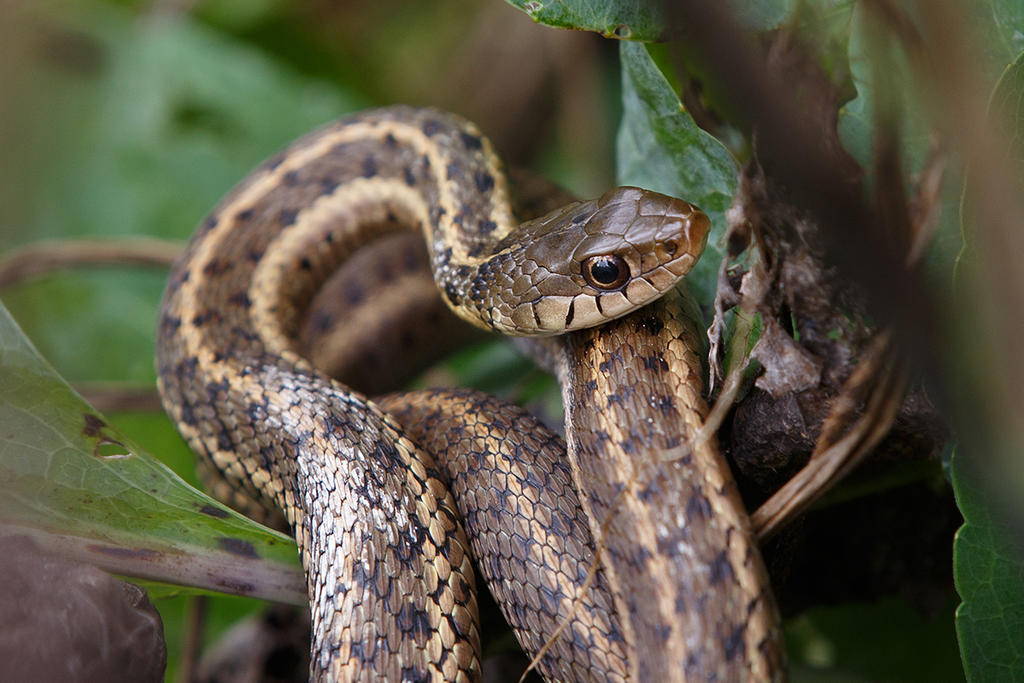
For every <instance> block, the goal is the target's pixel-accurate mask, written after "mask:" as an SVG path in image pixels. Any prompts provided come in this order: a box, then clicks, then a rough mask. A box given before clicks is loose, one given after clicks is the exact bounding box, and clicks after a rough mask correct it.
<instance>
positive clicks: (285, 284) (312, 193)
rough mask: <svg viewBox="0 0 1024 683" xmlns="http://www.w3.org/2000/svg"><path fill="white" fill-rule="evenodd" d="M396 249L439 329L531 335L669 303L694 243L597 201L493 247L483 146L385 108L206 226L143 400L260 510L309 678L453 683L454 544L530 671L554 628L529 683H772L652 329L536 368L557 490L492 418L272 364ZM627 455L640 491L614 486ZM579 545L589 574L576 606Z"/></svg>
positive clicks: (682, 379)
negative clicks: (342, 291) (412, 235)
mask: <svg viewBox="0 0 1024 683" xmlns="http://www.w3.org/2000/svg"><path fill="white" fill-rule="evenodd" d="M409 229H414V230H419V231H422V232H424V233H425V234H426V236H427V243H428V250H429V253H430V258H431V261H432V265H433V269H434V273H435V280H436V281H437V284H438V285H439V287H440V291H441V292H442V294H443V296H444V298H445V299H446V302H447V303H448V304H449V305H450V306H451V307H452V309H453V310H454V311H456V312H457V313H458V314H459V315H460V316H461V317H463V318H465V319H467V320H469V321H470V322H473V323H474V324H476V325H479V326H483V327H487V328H490V329H495V330H500V331H506V332H512V333H515V334H525V335H541V336H542V335H550V334H554V333H560V332H563V331H565V330H573V329H583V328H588V327H591V326H593V325H596V324H598V323H600V322H604V321H606V320H609V319H611V318H614V317H616V316H621V315H625V314H627V313H629V312H630V311H632V310H634V309H636V308H639V307H640V306H643V305H645V304H647V303H649V302H651V301H653V300H655V299H657V298H658V297H659V296H661V295H662V294H663V293H664V292H665V291H668V290H670V289H671V288H672V287H673V286H674V285H675V283H676V282H677V281H678V279H679V278H680V277H681V276H682V275H683V274H685V272H687V271H688V270H689V268H690V267H692V265H693V263H694V262H695V260H696V257H697V255H698V254H699V252H700V250H701V248H702V247H703V243H704V240H705V239H706V235H707V219H706V217H704V216H703V214H701V213H700V212H699V211H697V210H696V209H694V208H693V207H692V206H690V205H689V204H686V203H685V202H681V201H680V200H675V199H671V198H668V197H664V196H661V195H655V194H654V193H648V192H644V191H640V190H636V189H634V188H620V189H617V190H613V191H611V192H609V193H607V194H606V195H605V196H604V197H602V198H601V199H599V200H593V201H590V202H577V203H574V204H571V205H570V206H568V207H566V208H564V209H560V210H558V211H556V212H554V213H552V214H549V215H547V216H545V217H542V218H540V219H537V220H535V221H530V222H528V223H526V224H524V225H523V226H520V227H517V222H516V221H515V220H514V219H513V214H512V209H511V204H510V201H509V198H508V193H507V187H506V181H505V177H504V175H503V173H502V172H501V165H500V162H499V161H498V159H497V157H496V156H495V154H494V152H493V150H492V149H491V146H490V143H489V142H488V141H487V140H486V139H485V138H483V137H482V136H481V135H480V134H479V133H478V132H477V131H476V129H475V128H474V127H473V126H472V125H471V124H468V123H466V122H464V121H462V120H461V119H458V118H456V117H454V116H451V115H448V114H444V113H441V112H438V111H435V110H429V109H413V108H406V107H394V108H389V109H382V110H377V111H372V112H366V113H363V114H359V115H355V116H351V117H348V118H347V119H344V120H342V121H340V122H338V123H336V124H332V125H330V126H326V127H324V128H322V129H320V130H319V131H316V132H314V133H312V134H310V135H309V136H307V137H305V138H303V139H301V140H300V141H298V142H297V143H295V144H294V145H293V146H291V147H290V148H288V149H287V150H285V151H284V152H283V153H282V154H280V155H279V156H277V157H275V158H273V159H271V160H270V161H268V162H267V163H265V164H264V165H263V166H262V167H260V168H259V169H257V170H256V171H255V172H254V173H253V174H252V175H251V176H250V177H249V178H248V179H247V180H246V181H244V182H243V183H242V184H241V185H240V186H239V187H238V188H236V189H235V190H234V191H233V192H232V193H231V194H229V195H228V197H227V198H225V199H224V200H223V201H222V203H221V204H220V205H219V207H218V208H217V209H216V210H215V211H214V212H213V213H212V214H211V215H210V217H209V218H208V219H207V221H206V222H205V223H204V224H203V225H202V226H201V227H200V230H199V231H198V232H197V234H196V235H195V236H194V238H193V239H192V241H191V242H190V244H189V247H188V248H187V249H186V252H185V253H184V255H183V256H182V258H181V259H180V260H179V261H178V263H177V265H176V266H175V267H174V269H173V270H172V273H171V276H170V279H169V283H168V287H167V291H166V293H165V298H164V302H163V305H162V308H161V318H160V324H159V331H158V344H157V365H158V375H159V381H160V389H161V393H162V395H163V398H164V403H165V406H166V408H167V410H168V412H169V414H170V415H171V416H172V418H173V419H174V420H175V421H176V422H177V424H178V427H179V430H180V431H181V432H182V434H183V435H184V436H185V437H186V438H187V439H188V440H189V442H190V444H191V445H192V446H193V447H194V448H195V449H196V450H197V451H199V452H200V453H203V454H204V455H205V456H206V457H207V459H208V460H209V462H210V463H211V464H212V465H213V467H214V468H216V470H217V471H218V472H219V476H221V477H223V478H224V479H225V480H226V481H228V482H229V483H230V484H231V485H232V486H234V487H235V488H236V489H238V490H239V491H241V492H243V494H244V495H246V496H248V497H251V498H253V499H256V500H259V501H261V503H262V504H263V505H264V506H266V507H268V508H270V507H274V506H276V507H278V508H280V509H281V510H283V511H284V513H285V517H286V518H287V521H288V523H289V525H290V526H291V528H292V529H293V531H294V533H295V536H296V541H297V543H298V545H299V549H300V552H301V555H302V560H303V566H304V568H305V570H306V574H307V583H308V589H309V594H310V602H311V608H312V616H313V633H314V639H313V644H312V663H311V673H312V675H313V677H314V678H317V679H330V680H356V679H358V680H368V679H379V680H410V681H413V680H428V679H430V680H476V679H478V678H479V676H480V660H479V656H480V655H479V634H478V630H477V629H478V627H477V625H476V601H475V595H474V593H473V584H474V579H473V569H472V566H471V562H470V557H469V545H468V543H467V537H466V534H465V532H464V530H463V523H462V522H461V521H460V519H462V518H464V519H465V520H466V524H467V525H469V527H470V529H471V530H472V531H473V533H474V551H475V553H476V557H477V559H478V562H479V563H480V565H481V568H482V570H483V573H484V574H485V576H486V577H487V578H488V580H489V582H490V585H491V588H492V592H494V593H495V594H496V595H497V596H498V597H499V598H502V597H504V598H505V599H506V602H505V604H504V605H503V609H504V611H505V614H506V616H507V617H508V618H509V619H510V622H512V625H513V627H514V628H515V629H516V631H517V636H518V637H519V638H520V641H521V642H523V643H524V645H525V646H527V647H528V648H529V649H536V648H537V647H538V646H539V645H541V644H543V643H544V642H545V641H546V640H548V639H549V638H550V637H551V635H552V634H553V631H554V630H555V629H557V628H558V627H560V626H562V625H563V624H564V625H565V626H566V628H565V632H564V633H563V635H562V636H561V637H560V638H556V639H554V640H553V641H552V642H553V645H552V647H551V648H550V650H548V652H547V654H546V655H545V656H544V658H543V659H542V661H541V662H540V665H539V666H540V669H541V671H542V672H543V673H544V674H545V676H546V677H548V678H550V679H553V680H626V679H638V680H684V679H692V680H696V679H698V678H699V679H716V680H741V679H746V680H769V679H772V678H776V677H779V676H781V668H780V661H781V654H780V648H781V646H780V641H779V634H778V626H777V622H776V618H775V616H774V608H773V606H772V603H771V599H770V596H769V594H768V592H767V590H768V589H767V579H766V577H765V575H764V570H763V567H762V566H761V563H760V558H759V555H758V552H757V549H756V546H755V545H754V544H753V542H752V539H751V535H750V531H749V527H748V524H747V521H746V517H745V513H744V512H743V508H742V505H741V503H740V501H739V499H738V495H737V493H736V491H735V485H734V484H733V482H732V480H731V476H730V475H729V472H728V468H727V467H726V465H725V463H724V461H723V460H722V459H721V456H719V455H718V454H717V453H716V452H715V451H714V448H713V445H712V444H710V443H705V444H698V445H697V446H696V447H694V448H693V450H692V452H690V451H689V450H688V449H687V448H686V447H685V443H686V438H687V437H689V436H692V435H693V434H694V433H695V432H696V430H697V429H699V425H700V417H701V412H702V410H703V403H702V401H701V398H700V380H699V363H697V361H696V356H695V355H694V353H693V351H692V348H691V344H692V341H693V339H692V336H690V335H691V334H692V331H690V330H688V329H686V326H685V324H683V323H682V322H681V320H682V318H680V317H679V315H678V314H677V313H676V312H673V311H674V310H675V309H673V306H675V305H677V304H678V302H673V301H667V302H659V303H658V304H656V306H657V307H658V310H657V311H656V312H654V313H648V312H647V309H644V310H641V311H638V312H637V313H634V314H633V315H630V316H628V317H626V318H623V319H621V320H620V321H617V322H615V323H613V324H612V325H611V327H610V328H608V327H606V328H601V330H600V331H591V330H584V331H582V332H579V333H576V334H573V335H568V336H567V337H566V338H565V341H564V342H561V341H551V340H549V341H547V342H541V343H542V344H545V346H544V353H545V355H546V357H547V359H548V361H549V362H550V363H551V365H552V366H553V367H554V368H555V369H556V370H557V372H558V374H559V376H560V379H561V381H562V382H563V395H564V398H565V402H566V406H567V425H568V426H569V427H570V431H569V433H570V434H571V438H570V441H569V448H568V452H569V456H570V460H569V463H568V464H566V463H565V462H564V461H562V460H560V459H559V455H561V450H560V449H561V448H562V446H561V445H560V443H559V442H558V440H557V439H556V438H555V437H553V436H551V435H550V434H549V433H548V432H546V431H542V430H541V428H540V427H539V425H537V424H536V421H535V420H533V419H532V418H530V417H529V416H527V415H525V414H523V413H521V411H519V412H517V411H515V410H514V409H511V408H509V407H507V406H505V405H504V404H501V403H498V402H495V401H494V400H493V399H488V398H486V397H483V396H481V395H479V394H474V393H464V392H462V393H460V392H455V393H453V392H444V393H433V394H410V395H405V396H397V397H395V396H393V397H389V398H388V399H386V400H385V402H383V403H382V404H379V405H378V404H377V403H374V402H371V401H368V400H367V399H365V398H364V397H363V396H362V395H360V394H359V393H357V392H354V391H352V390H350V389H349V388H347V387H346V386H344V385H342V384H341V383H339V382H337V381H333V380H331V379H329V378H328V377H327V376H325V375H324V374H323V373H322V372H321V371H320V370H318V369H317V368H315V367H314V366H313V365H312V364H311V363H310V362H309V361H308V360H307V359H305V358H303V357H302V356H301V355H300V354H299V353H298V352H297V343H296V337H297V335H298V330H299V327H300V325H301V322H302V314H303V312H304V311H305V310H306V309H307V308H308V305H309V302H310V300H311V298H312V297H313V296H314V294H315V292H316V291H317V290H318V289H319V288H320V287H321V286H322V285H323V283H324V282H325V280H327V278H328V277H329V275H330V274H331V272H332V271H333V270H334V269H335V268H337V267H338V265H339V264H340V263H341V262H342V261H343V260H345V259H346V258H348V256H349V255H350V253H351V252H353V251H354V250H356V249H357V248H358V247H360V246H361V245H362V244H363V243H365V242H368V241H370V240H372V239H373V238H375V237H377V236H379V235H381V234H388V233H392V232H396V231H401V230H409ZM637 325H640V326H641V328H643V329H645V330H646V333H645V334H643V335H641V336H640V338H638V337H637V328H636V326H637ZM605 330H608V331H607V332H606V331H605ZM651 375H653V376H655V377H657V380H656V382H655V383H654V384H652V385H647V384H645V382H646V379H647V377H648V376H651ZM641 379H644V380H645V381H644V382H641V381H640V380H641ZM595 402H597V403H598V406H597V407H598V409H599V410H597V411H588V410H587V409H586V408H587V406H588V404H593V403H595ZM602 402H603V403H604V405H601V403H602ZM382 406H383V407H382ZM393 415H394V416H396V417H397V419H396V417H393ZM652 416H653V417H652ZM662 417H664V418H665V419H664V420H662V419H661V418H662ZM633 420H636V422H635V423H634V422H633ZM402 424H407V425H409V426H410V429H414V427H413V425H415V426H416V427H415V429H416V433H415V434H413V432H411V431H408V430H406V429H404V428H403V427H402V426H401V425H402ZM505 429H510V430H511V431H509V432H506V431H504V430H505ZM417 442H422V444H423V446H425V447H426V448H427V451H424V450H423V449H422V448H421V447H420V445H418V443H417ZM431 452H433V454H434V455H436V456H437V457H438V458H439V459H442V458H443V460H442V461H441V462H440V463H438V464H437V465H435V461H434V456H432V455H431V454H430V453H431ZM637 454H640V455H642V456H645V457H646V458H647V463H648V464H646V465H636V464H635V463H634V464H631V462H632V460H631V459H632V458H634V457H636V455H637ZM658 454H660V456H659V455H658ZM673 454H674V455H675V456H677V457H675V458H674V459H668V457H667V456H670V455H673ZM623 466H624V467H626V469H621V467H623ZM438 467H440V470H442V471H444V472H445V475H444V476H442V474H441V472H440V471H439V470H438ZM445 480H448V481H451V482H452V487H453V489H455V490H456V492H457V493H459V494H460V497H459V499H458V501H455V500H453V498H452V496H451V494H450V493H449V492H448V490H447V489H446V488H445V485H444V483H443V481H445ZM502 484H504V486H502ZM576 489H579V490H580V491H582V492H583V494H584V495H582V496H581V500H579V501H577V499H576V495H575V490H576ZM460 490H461V493H460ZM456 508H458V510H459V512H461V513H462V516H461V517H460V515H459V512H457V511H456ZM606 519H607V520H608V521H607V523H606V522H605V521H604V520H606ZM588 532H589V533H588ZM591 534H593V535H594V537H597V538H599V539H602V542H603V543H604V547H605V548H606V551H605V552H604V553H603V555H602V558H601V564H600V568H599V571H598V572H597V574H596V576H594V577H593V583H592V585H590V586H589V589H588V590H583V588H585V587H587V586H586V585H587V583H588V581H589V579H590V577H588V571H589V569H590V568H591V567H592V566H593V565H594V562H595V561H596V560H595V557H594V550H593V546H592V544H591V541H590V538H591ZM480 539H483V540H480ZM576 598H579V604H578V605H575V606H574V605H573V601H574V599H576Z"/></svg>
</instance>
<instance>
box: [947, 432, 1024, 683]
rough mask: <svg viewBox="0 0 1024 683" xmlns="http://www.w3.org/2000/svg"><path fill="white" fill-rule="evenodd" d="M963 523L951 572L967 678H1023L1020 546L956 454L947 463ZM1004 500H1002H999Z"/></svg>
mask: <svg viewBox="0 0 1024 683" xmlns="http://www.w3.org/2000/svg"><path fill="white" fill-rule="evenodd" d="M950 469H951V479H952V481H953V491H954V493H955V494H956V501H957V505H959V506H960V512H961V513H962V514H963V516H964V525H963V526H962V527H960V530H959V531H958V532H957V534H956V540H955V541H954V543H953V575H954V580H955V582H956V588H957V592H959V593H960V598H961V599H962V600H963V602H962V603H961V604H960V607H959V608H958V609H957V611H956V631H957V636H958V638H959V639H960V653H961V656H962V658H963V663H964V671H965V672H966V674H967V678H968V680H970V681H1024V544H1022V543H1021V542H1020V530H1019V528H1018V527H1014V526H1013V525H1011V524H1009V523H1008V522H1007V521H1006V519H1004V518H1003V517H1002V516H1000V515H999V514H997V512H996V511H995V510H994V506H995V505H998V502H999V501H1000V500H1001V499H999V498H997V497H993V496H992V494H991V492H990V491H989V490H988V489H987V488H986V487H985V486H983V485H982V484H983V481H984V478H983V477H980V476H978V473H977V472H974V471H972V470H971V469H970V468H969V467H968V463H967V462H966V461H965V460H964V455H963V454H961V453H959V452H957V453H955V454H954V455H953V459H952V463H951V465H950ZM1003 502H1005V501H1003Z"/></svg>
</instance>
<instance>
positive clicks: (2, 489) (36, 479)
mask: <svg viewBox="0 0 1024 683" xmlns="http://www.w3.org/2000/svg"><path fill="white" fill-rule="evenodd" d="M0 425H2V432H0V533H4V534H9V533H16V534H25V535H28V536H31V537H32V538H34V539H35V540H36V541H37V542H38V543H39V544H40V545H41V546H43V547H45V548H49V549H51V550H53V551H55V552H59V553H61V554H62V555H65V556H68V557H72V558H74V559H77V560H80V561H83V562H88V563H90V564H93V565H96V566H98V567H101V568H103V569H106V570H107V571H110V572H114V573H117V574H122V575H125V576H130V577H138V578H144V579H150V580H156V581H161V582H165V583H171V584H178V585H183V586H192V587H196V588H201V589H207V590H214V591H222V592H228V593H233V594H238V595H251V596H255V597H263V598H267V599H272V600H278V601H284V602H292V603H295V604H303V603H304V601H305V583H304V581H303V577H302V571H301V569H300V568H299V565H298V554H297V549H296V547H295V543H294V542H293V541H292V540H291V539H290V538H288V537H287V536H284V535H282V534H279V533H277V532H274V531H271V530H269V529H266V528H264V527H261V526H260V525H258V524H256V523H254V522H252V521H251V520H248V519H246V518H244V517H242V516H241V515H238V514H237V513H235V512H233V511H231V510H229V509H228V508H225V507H224V506H222V505H221V504H219V503H217V502H216V501H214V500H213V499H211V498H209V497H208V496H206V495H204V494H202V493H200V492H198V491H196V490H195V489H193V488H191V487H190V486H188V484H186V483H185V482H184V481H182V480H181V479H180V478H179V477H178V476H177V475H176V474H174V473H173V472H172V471H171V470H169V469H168V468H167V467H166V466H164V465H163V464H162V463H160V462H159V461H157V460H155V459H154V458H152V457H151V456H149V455H147V454H146V453H144V452H142V451H141V450H140V449H139V448H138V447H137V446H136V445H135V444H134V443H133V442H132V441H131V440H130V439H128V438H127V437H126V436H124V434H122V433H121V432H120V431H119V430H118V429H117V428H116V427H114V426H112V425H110V424H108V423H107V421H106V419H105V418H104V417H103V416H102V415H100V414H99V413H97V412H96V411H94V410H93V409H92V408H91V407H90V406H89V405H88V404H87V403H86V402H85V401H84V400H82V398H81V397H80V396H78V395H77V394H76V393H75V392H74V391H73V390H72V389H71V388H70V387H69V386H68V385H67V384H65V383H64V381H63V380H62V379H61V378H60V376H59V375H57V373H56V372H55V371H54V370H53V368H52V367H50V365H49V364H48V363H46V361H44V360H43V359H42V358H41V357H40V356H39V354H38V353H37V352H36V350H35V349H34V348H33V347H32V345H31V343H30V342H29V341H28V339H26V338H25V336H24V334H22V332H21V330H20V329H19V328H18V326H17V324H16V323H15V322H14V320H13V319H12V318H11V317H10V315H9V314H8V312H7V309H6V308H4V307H3V306H2V305H0Z"/></svg>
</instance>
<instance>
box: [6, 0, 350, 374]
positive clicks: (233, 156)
mask: <svg viewBox="0 0 1024 683" xmlns="http://www.w3.org/2000/svg"><path fill="white" fill-rule="evenodd" d="M45 4H49V3H45ZM43 5H44V4H35V5H32V6H31V7H28V8H26V13H27V14H28V15H29V16H30V17H31V21H30V20H25V26H24V27H23V29H22V33H24V34H28V35H36V34H39V35H42V36H48V40H50V41H52V42H53V43H55V44H58V45H61V46H63V47H62V48H61V49H60V50H57V52H56V54H57V55H59V56H60V58H57V57H51V58H49V59H46V60H43V59H40V57H39V56H38V55H39V51H40V50H42V48H38V46H37V48H32V47H31V46H26V47H24V48H23V51H22V52H21V53H16V54H15V58H14V61H15V62H18V61H19V60H24V61H25V62H26V63H28V64H29V65H31V66H32V67H33V68H32V70H31V72H30V74H31V81H32V83H33V84H34V86H35V88H34V89H33V90H31V91H29V92H26V93H23V94H22V97H19V98H13V101H12V102H10V103H5V114H4V115H5V118H6V117H7V116H8V114H9V112H8V110H10V114H11V115H12V116H14V117H15V120H19V119H20V120H21V121H22V126H21V130H20V131H19V132H20V134H19V136H18V137H17V138H15V139H13V140H11V141H10V145H9V147H10V148H6V147H5V149H4V161H5V164H9V166H10V168H18V169H19V172H18V174H8V175H7V176H5V178H4V182H3V183H0V226H3V227H16V228H17V234H11V235H8V234H0V250H2V249H4V248H6V247H8V246H11V245H13V244H16V243H22V242H28V241H31V240H36V239H40V238H47V237H74V236H83V235H90V236H103V237H104V238H112V239H113V238H116V237H118V236H122V235H147V236H162V237H168V238H180V239H182V240H184V239H185V238H186V237H188V236H189V235H190V234H191V233H192V231H193V230H194V229H195V226H196V225H198V224H199V222H200V220H201V219H202V217H203V216H204V214H206V213H207V212H208V211H209V210H210V209H211V208H212V207H213V206H215V205H216V203H217V201H218V200H219V198H220V197H221V196H223V194H224V193H225V192H226V191H227V190H228V189H230V188H231V186H232V185H234V184H235V183H237V182H238V181H239V180H241V179H242V178H243V177H245V176H246V174H248V173H249V172H250V171H251V170H252V168H253V167H254V166H255V165H256V164H257V163H259V162H260V161H261V160H263V159H264V158H266V157H268V156H270V155H271V154H273V153H274V152H276V151H277V150H279V149H280V148H281V147H283V146H284V145H285V144H287V143H288V142H289V141H291V140H292V139H294V138H295V137H297V136H299V135H300V134H302V133H305V132H308V131H309V130H311V129H312V128H314V127H315V126H317V125H319V124H321V123H323V122H325V121H328V120H330V119H333V118H336V117H338V116H340V115H342V114H344V113H345V112H348V111H351V110H352V109H354V108H358V107H359V106H361V105H362V104H363V103H364V102H363V100H362V99H360V98H357V97H354V96H352V95H350V94H346V93H345V92H343V91H341V90H340V89H339V88H338V87H337V86H334V85H332V84H329V83H326V82H324V81H319V80H315V79H311V78H309V77H307V76H303V75H301V74H298V73H295V72H293V71H292V70H290V69H288V68H286V67H285V66H283V65H281V64H280V63H279V62H275V61H273V60H272V59H271V58H270V57H268V56H267V55H266V54H264V53H262V52H260V51H258V50H256V49H254V48H253V47H252V46H249V45H246V44H244V43H241V42H239V41H237V40H233V39H231V38H229V37H227V36H225V35H223V34H218V33H215V32H213V31H210V30H209V29H206V28H204V27H203V26H202V25H200V24H199V23H197V22H196V21H194V20H192V19H190V17H189V16H188V15H187V14H181V15H175V16H174V17H173V18H172V17H162V18H161V19H160V20H152V19H153V18H152V17H149V18H148V19H143V18H142V17H139V16H136V15H133V14H132V13H130V12H127V11H123V10H120V9H119V8H114V7H110V6H104V5H98V4H95V3H85V4H83V5H82V9H79V10H77V11H72V10H71V9H70V8H65V11H63V12H60V13H57V12H54V13H50V14H47V13H44V12H43V11H42V7H43ZM86 8H87V9H86ZM40 40H42V39H40ZM48 45H49V43H48ZM11 49H15V46H12V48H11ZM33 50H35V51H33ZM53 50H56V48H50V51H53ZM46 54H47V55H49V52H47V53H46ZM61 60H68V61H70V62H71V63H65V61H61ZM8 105H9V106H8ZM0 132H2V131H0ZM2 142H4V143H5V145H7V143H8V139H7V138H4V139H3V141H2ZM40 160H45V161H40ZM58 198H59V199H58ZM165 277H166V274H165V273H162V272H157V271H149V272H138V271H126V270H117V271H110V272H95V271H93V272H75V273H67V274H61V275H59V276H53V277H49V278H46V279H45V280H43V281H41V282H38V283H32V284H31V285H30V286H25V287H19V288H17V289H16V290H14V291H10V292H5V302H6V304H7V306H8V308H9V309H10V310H11V312H12V313H13V315H14V316H15V317H16V318H17V320H18V321H19V322H20V323H21V325H23V326H24V328H25V329H26V331H27V333H28V335H29V337H30V338H31V339H33V340H34V341H35V342H36V343H37V344H38V345H39V347H40V349H41V351H42V352H43V354H44V356H45V357H46V358H48V359H49V360H51V361H52V362H53V363H54V364H55V365H56V366H57V367H58V368H60V370H61V372H62V373H64V375H65V376H66V377H68V378H69V379H70V380H71V381H72V382H75V383H77V382H84V381H93V382H95V381H111V380H121V381H131V382H136V383H146V384H150V383H152V382H153V380H154V372H153V362H152V354H153V339H154V330H155V329H156V310H157V302H158V301H159V297H160V292H161V291H162V289H163V285H164V280H165Z"/></svg>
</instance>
